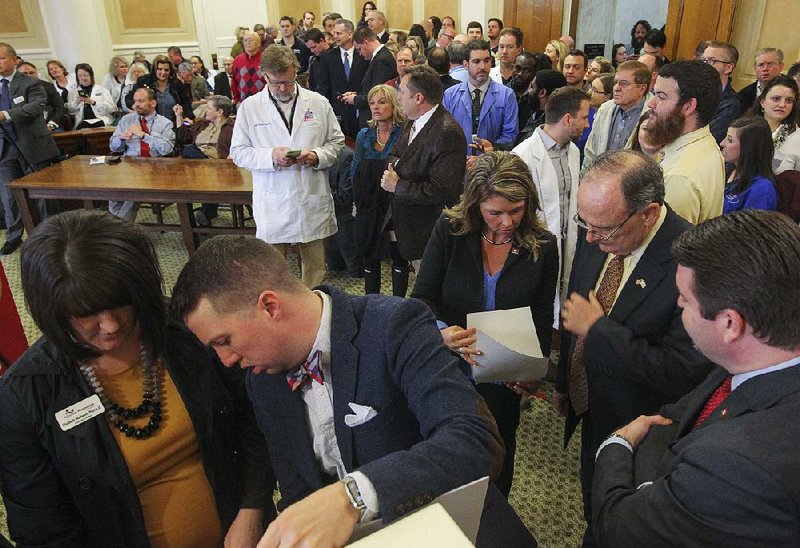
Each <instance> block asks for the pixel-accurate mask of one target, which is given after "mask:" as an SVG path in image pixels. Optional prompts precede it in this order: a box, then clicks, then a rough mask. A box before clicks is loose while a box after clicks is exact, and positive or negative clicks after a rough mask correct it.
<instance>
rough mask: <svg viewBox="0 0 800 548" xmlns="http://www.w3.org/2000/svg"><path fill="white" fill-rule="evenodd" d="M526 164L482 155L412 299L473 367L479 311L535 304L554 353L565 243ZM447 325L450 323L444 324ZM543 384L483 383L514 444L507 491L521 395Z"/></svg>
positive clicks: (434, 237) (439, 225) (438, 233)
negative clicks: (470, 323)
mask: <svg viewBox="0 0 800 548" xmlns="http://www.w3.org/2000/svg"><path fill="white" fill-rule="evenodd" d="M538 196H539V195H538V193H537V192H536V188H535V187H534V184H533V180H532V179H531V175H530V171H529V170H528V169H526V167H525V162H523V161H522V159H520V158H519V157H518V156H515V155H513V154H510V153H508V152H491V153H489V154H486V155H484V156H481V157H480V158H479V159H478V160H477V161H476V162H475V167H473V169H472V171H471V172H470V173H469V179H468V181H467V184H466V187H465V188H464V194H463V195H462V196H461V201H460V202H459V203H458V204H457V205H456V206H454V207H453V208H451V209H446V210H445V211H444V214H443V215H442V217H440V218H439V220H438V221H437V222H436V226H435V227H434V229H433V234H431V238H430V240H428V245H427V247H426V248H425V255H424V256H423V257H422V264H421V265H420V269H419V273H418V274H417V281H416V284H415V285H414V291H413V293H412V295H411V296H412V297H414V298H417V299H420V300H422V301H424V302H425V303H427V304H428V306H430V307H431V310H433V313H434V314H435V315H436V317H437V318H438V319H439V320H440V322H441V324H440V327H443V325H444V327H443V329H442V338H443V339H444V342H445V344H447V346H448V347H450V349H451V350H453V351H454V352H457V353H458V354H460V355H461V357H462V358H463V359H464V360H465V361H466V362H467V363H469V364H470V365H476V362H475V359H474V356H475V355H477V354H480V349H479V348H470V346H471V345H473V344H475V342H476V332H475V329H474V328H473V329H464V327H463V326H465V325H466V316H467V314H469V313H471V312H481V311H486V310H509V309H513V308H520V307H530V309H531V315H532V316H533V324H534V326H535V327H536V336H537V338H538V340H539V345H540V347H541V349H542V352H543V353H544V355H545V356H546V355H548V354H549V351H550V342H551V338H552V333H553V302H554V299H555V294H556V280H557V279H558V268H559V264H560V263H559V258H558V247H557V246H556V239H555V236H553V235H552V234H550V233H549V232H547V229H546V228H545V225H544V223H543V222H542V221H541V220H540V219H539V218H538V217H537V215H536V211H537V210H538V209H539V198H538ZM442 324H443V325H442ZM535 387H536V383H533V384H528V383H480V384H478V385H477V389H478V392H479V393H480V394H481V396H483V398H484V400H486V404H487V405H488V407H489V409H490V410H491V412H492V415H494V418H495V420H496V421H497V428H498V430H499V431H500V435H501V436H502V438H503V442H504V443H505V446H506V456H505V460H504V461H503V471H502V472H501V473H500V477H498V478H497V480H496V484H497V488H498V489H500V491H501V492H503V493H504V494H505V495H506V496H508V493H509V491H510V490H511V482H512V479H513V474H514V453H515V450H516V431H517V426H519V419H520V409H519V403H520V397H519V395H520V394H523V395H525V394H527V393H528V391H529V390H531V391H535Z"/></svg>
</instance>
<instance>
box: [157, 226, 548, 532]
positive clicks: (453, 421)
mask: <svg viewBox="0 0 800 548" xmlns="http://www.w3.org/2000/svg"><path fill="white" fill-rule="evenodd" d="M212 265H213V266H212ZM209 269H211V270H209ZM209 271H213V272H214V276H212V277H210V276H208V272H209ZM172 295H173V300H172V306H173V313H174V314H175V316H176V317H179V318H183V319H184V320H185V321H186V325H187V326H188V327H189V328H190V329H191V330H192V331H193V332H194V333H195V335H197V337H198V338H199V339H200V341H202V342H203V343H205V344H207V345H209V346H211V347H212V348H214V349H215V350H216V351H217V354H219V356H220V359H221V360H222V362H223V364H225V365H226V366H228V367H234V366H236V364H237V363H238V364H239V365H240V366H241V367H247V368H251V369H252V374H249V375H248V377H247V388H248V394H249V395H250V398H251V401H252V403H253V408H254V410H255V413H256V418H257V420H258V423H259V427H260V428H261V430H262V432H263V433H264V436H265V437H266V439H267V443H268V447H269V453H270V459H271V461H272V464H273V469H274V470H275V473H276V476H277V478H278V481H279V482H280V486H281V496H282V500H281V502H280V503H279V507H280V508H281V509H282V512H281V515H280V516H279V517H278V518H277V519H276V520H275V521H274V522H273V523H272V524H271V525H270V527H269V529H268V530H267V532H266V534H265V536H264V538H263V539H262V543H263V545H265V546H278V545H279V544H283V543H287V544H293V545H307V546H319V545H327V546H342V545H344V543H345V542H347V540H348V538H349V537H350V535H351V534H352V532H353V530H354V528H355V526H356V524H357V523H358V522H359V521H361V522H364V521H367V520H371V519H373V518H377V517H380V518H381V519H382V520H383V521H384V522H390V521H393V520H395V519H397V518H399V517H401V516H403V515H405V514H407V513H409V512H411V511H413V510H415V509H417V508H419V507H420V506H423V505H424V504H426V503H427V502H429V501H431V500H433V499H434V498H435V497H437V496H439V495H440V494H442V493H444V492H446V491H448V490H450V489H453V488H455V487H457V486H460V485H463V484H465V483H467V482H471V481H473V480H475V479H478V478H481V477H483V476H486V475H488V474H489V473H490V467H491V455H492V449H493V448H494V447H496V441H497V440H496V437H495V436H494V435H493V428H492V426H491V423H490V421H489V420H488V418H487V417H486V416H484V415H483V414H482V413H481V411H480V408H481V400H480V399H479V397H478V395H477V393H476V392H475V390H474V388H473V387H472V386H471V385H470V383H469V381H468V380H467V379H466V377H465V376H464V375H463V374H462V373H461V372H460V370H459V369H458V363H457V360H456V359H455V358H454V357H453V356H452V354H451V353H450V352H449V351H448V349H447V347H445V346H444V344H443V342H442V338H441V335H440V334H439V330H438V329H437V326H436V320H435V318H434V316H433V314H432V313H431V312H430V310H429V309H428V308H427V306H425V305H424V304H423V303H421V302H419V301H415V300H413V299H409V300H403V299H396V298H392V297H384V296H380V295H368V296H366V297H362V296H359V297H354V296H350V295H346V294H344V293H342V292H339V291H337V290H335V289H332V288H329V287H326V286H322V287H320V288H318V289H317V290H316V291H312V290H310V289H308V288H306V287H305V286H304V285H303V284H301V283H300V281H299V280H298V279H297V278H295V277H294V275H293V274H292V273H291V270H290V269H289V265H288V264H287V263H286V261H285V259H284V258H283V256H282V255H281V254H280V253H279V252H278V251H277V250H276V249H275V248H273V247H272V246H270V245H269V244H267V243H265V242H262V241H260V240H257V239H255V238H252V237H241V236H240V237H232V236H221V237H219V238H213V239H211V240H209V241H208V242H206V243H205V244H204V245H203V246H201V247H200V249H198V251H197V252H196V253H195V254H194V255H193V256H192V257H191V259H190V260H189V262H188V263H187V265H186V267H185V268H184V270H183V272H182V273H181V274H180V276H179V279H178V282H177V284H176V286H175V289H174V291H173V294H172ZM259 373H266V374H259ZM498 497H500V498H498ZM310 516H312V517H313V519H311V518H310ZM481 525H482V527H481V530H482V531H479V534H478V542H479V545H484V546H535V544H536V543H535V541H534V539H533V537H531V536H530V533H528V531H527V530H526V529H525V527H524V525H522V523H521V522H520V520H519V518H518V517H516V515H515V514H514V512H513V510H511V507H510V506H508V505H507V503H505V501H504V500H502V497H501V495H500V494H499V492H498V491H497V489H496V488H495V487H494V486H490V487H489V491H488V494H487V498H486V505H485V507H484V518H483V519H482V520H481ZM289 541H291V542H289Z"/></svg>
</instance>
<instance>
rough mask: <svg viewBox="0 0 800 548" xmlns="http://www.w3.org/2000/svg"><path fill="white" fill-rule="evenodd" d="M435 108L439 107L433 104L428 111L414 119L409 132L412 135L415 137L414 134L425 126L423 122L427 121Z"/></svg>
mask: <svg viewBox="0 0 800 548" xmlns="http://www.w3.org/2000/svg"><path fill="white" fill-rule="evenodd" d="M437 108H439V105H434V107H433V108H432V109H430V110H429V111H428V112H426V113H425V114H423V115H422V116H420V117H419V118H417V119H416V120H414V124H413V125H412V126H411V133H412V135H413V136H414V137H416V135H417V134H418V133H419V132H420V131H422V128H424V127H425V124H427V123H428V120H430V119H431V116H433V113H434V112H436V109H437ZM412 139H413V137H412Z"/></svg>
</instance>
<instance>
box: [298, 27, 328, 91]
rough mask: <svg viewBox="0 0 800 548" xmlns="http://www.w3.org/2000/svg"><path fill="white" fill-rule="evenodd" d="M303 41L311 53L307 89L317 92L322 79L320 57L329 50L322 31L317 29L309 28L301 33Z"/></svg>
mask: <svg viewBox="0 0 800 548" xmlns="http://www.w3.org/2000/svg"><path fill="white" fill-rule="evenodd" d="M303 41H304V42H305V43H306V46H307V47H308V49H309V51H310V52H311V57H309V58H308V89H310V90H312V91H317V90H318V89H319V81H320V78H321V77H322V74H321V71H322V66H321V65H320V62H319V61H320V58H321V57H322V55H323V54H324V53H326V52H327V51H328V49H330V48H329V46H328V42H326V41H325V37H324V36H323V35H322V31H321V30H319V29H315V28H310V29H308V30H307V31H305V32H304V33H303Z"/></svg>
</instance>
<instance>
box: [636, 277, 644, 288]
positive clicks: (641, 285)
mask: <svg viewBox="0 0 800 548" xmlns="http://www.w3.org/2000/svg"><path fill="white" fill-rule="evenodd" d="M634 283H635V284H636V285H638V286H639V287H641V288H642V289H644V288H645V287H647V284H646V283H645V281H644V280H643V279H642V278H639V279H638V280H636V281H635V282H634Z"/></svg>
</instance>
